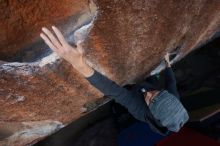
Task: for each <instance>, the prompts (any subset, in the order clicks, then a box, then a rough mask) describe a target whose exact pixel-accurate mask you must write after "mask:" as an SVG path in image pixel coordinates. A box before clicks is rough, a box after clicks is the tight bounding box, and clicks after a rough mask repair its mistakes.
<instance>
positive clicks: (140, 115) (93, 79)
mask: <svg viewBox="0 0 220 146" xmlns="http://www.w3.org/2000/svg"><path fill="white" fill-rule="evenodd" d="M86 79H87V80H88V81H89V82H90V83H91V84H92V85H93V86H94V87H95V88H97V89H98V90H99V91H101V92H102V93H103V94H104V95H105V96H107V97H110V98H113V99H114V100H115V101H116V102H117V103H119V104H121V105H122V106H124V107H125V108H127V110H128V111H129V112H130V113H131V114H132V115H133V116H134V117H135V118H136V119H138V120H140V121H142V122H146V123H148V124H149V125H150V127H151V128H152V129H153V130H154V131H156V132H158V133H160V134H163V135H164V134H167V133H168V130H167V128H166V127H162V126H161V125H160V124H159V122H158V121H157V120H156V119H154V117H153V116H152V114H151V112H150V110H149V108H148V105H147V104H146V102H145V100H144V95H143V93H141V92H140V90H139V89H140V88H141V85H137V86H135V87H134V88H133V89H132V90H127V89H126V88H123V87H121V86H119V85H118V84H116V83H115V82H114V81H112V80H110V79H109V78H107V77H106V76H104V75H102V74H100V73H99V72H97V71H95V72H94V74H93V75H92V76H90V77H88V78H86ZM165 82H166V86H167V87H166V89H168V92H169V90H170V92H173V91H176V80H175V78H174V75H173V72H172V69H171V68H166V69H165ZM172 90H173V91H172ZM173 94H175V93H173ZM177 94H178V93H177Z"/></svg>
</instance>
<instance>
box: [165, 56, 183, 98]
mask: <svg viewBox="0 0 220 146" xmlns="http://www.w3.org/2000/svg"><path fill="white" fill-rule="evenodd" d="M169 55H170V54H169V53H167V54H166V55H165V57H164V59H165V63H166V69H165V71H164V74H165V89H166V90H167V91H168V92H169V93H171V94H173V95H175V96H176V97H177V98H179V93H178V91H177V86H176V79H175V75H174V73H173V70H172V68H171V63H170V59H169Z"/></svg>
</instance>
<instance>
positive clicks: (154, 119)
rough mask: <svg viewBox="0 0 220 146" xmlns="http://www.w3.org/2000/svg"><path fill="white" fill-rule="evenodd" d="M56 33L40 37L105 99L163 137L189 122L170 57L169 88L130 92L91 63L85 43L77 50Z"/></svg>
mask: <svg viewBox="0 0 220 146" xmlns="http://www.w3.org/2000/svg"><path fill="white" fill-rule="evenodd" d="M52 30H53V31H54V34H55V35H54V34H53V33H52V31H50V30H49V29H47V28H45V27H43V28H42V33H41V34H40V36H41V38H42V39H43V40H44V41H45V43H46V44H47V45H48V46H49V47H50V48H51V49H52V50H53V51H54V52H56V53H57V54H58V56H60V57H61V58H63V59H65V60H66V61H68V62H69V63H70V64H71V65H72V66H73V68H75V69H76V70H77V71H78V72H79V73H81V74H82V75H83V76H84V77H85V79H87V80H88V81H89V82H90V83H91V84H92V85H93V86H94V87H95V88H97V89H98V90H100V91H101V92H102V93H103V94H104V95H105V96H108V97H111V98H113V99H114V100H115V101H116V102H117V103H119V104H121V105H122V106H124V107H125V108H127V109H128V111H129V112H130V113H131V114H132V115H133V116H134V117H135V118H136V119H138V120H139V121H142V122H145V123H148V124H149V126H150V127H151V128H152V129H153V130H154V131H156V132H158V133H160V134H163V135H166V134H168V133H169V131H173V132H178V131H179V130H180V128H181V127H182V126H183V125H184V124H185V123H186V122H187V121H188V119H189V116H188V114H187V111H186V109H185V108H184V107H183V105H182V104H181V102H180V100H179V95H178V92H177V88H176V81H175V78H174V74H173V72H172V69H171V64H170V61H169V54H167V55H165V61H166V65H167V68H166V69H165V78H166V79H165V80H166V87H165V89H157V88H154V87H153V86H151V84H150V83H148V82H144V83H141V84H138V85H136V86H135V87H134V88H133V89H132V90H127V89H126V88H124V87H121V86H119V85H117V84H116V83H115V82H114V81H112V80H110V79H109V78H107V77H106V76H104V75H102V74H101V73H99V72H98V71H96V70H94V69H93V68H92V67H90V66H89V65H88V64H87V62H86V58H85V56H84V48H83V47H82V41H78V42H77V43H76V46H75V47H73V46H71V45H70V44H68V43H67V42H66V41H65V38H64V36H63V35H62V33H61V32H60V31H59V29H58V28H57V27H55V26H52Z"/></svg>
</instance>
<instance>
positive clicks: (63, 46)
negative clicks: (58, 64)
mask: <svg viewBox="0 0 220 146" xmlns="http://www.w3.org/2000/svg"><path fill="white" fill-rule="evenodd" d="M52 29H53V31H54V33H55V34H56V37H55V36H54V35H53V34H52V33H51V31H50V30H48V29H47V28H42V31H43V32H42V33H41V34H40V36H41V38H42V39H43V40H44V41H45V43H46V44H47V45H48V46H49V47H50V48H51V49H52V50H53V51H54V52H56V53H57V54H58V55H59V56H60V57H61V58H63V59H65V60H66V61H68V62H69V63H71V64H72V66H73V67H74V68H75V69H76V70H77V71H79V72H80V73H81V74H82V75H84V76H85V78H86V79H87V80H88V81H89V82H90V83H91V84H92V85H93V86H94V87H96V88H97V89H98V90H100V91H101V92H102V93H103V94H104V95H106V96H108V97H111V98H113V99H115V101H116V102H118V103H119V104H121V105H122V106H124V107H126V108H127V109H128V111H129V112H130V113H131V114H132V115H133V116H134V117H135V118H137V119H138V120H141V121H145V120H146V111H147V110H146V108H147V106H146V103H145V101H144V99H140V98H134V97H132V94H131V93H130V91H128V90H127V89H125V88H123V87H120V86H119V85H117V84H116V83H115V82H114V81H112V80H110V79H108V78H107V77H106V76H104V75H102V74H100V73H99V72H97V71H95V70H94V69H93V68H92V67H90V66H89V65H88V64H87V63H86V59H85V56H84V50H83V47H82V45H81V44H82V43H81V42H77V46H76V47H72V46H70V45H69V44H68V43H67V42H66V41H65V39H64V37H63V35H62V34H61V32H60V31H59V30H58V29H57V28H56V27H54V26H53V27H52Z"/></svg>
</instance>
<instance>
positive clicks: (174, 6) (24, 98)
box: [0, 0, 220, 146]
mask: <svg viewBox="0 0 220 146" xmlns="http://www.w3.org/2000/svg"><path fill="white" fill-rule="evenodd" d="M0 7H1V9H0V13H1V15H0V19H1V21H0V26H1V29H0V34H1V35H0V46H1V47H0V60H1V62H0V64H1V65H0V106H1V110H0V145H13V146H15V145H19V146H20V145H28V144H32V143H34V142H36V140H39V139H41V138H43V137H45V136H46V135H49V134H51V133H53V132H55V131H56V130H58V129H60V128H62V127H63V126H65V125H66V124H68V123H70V122H71V121H73V120H75V119H77V118H79V117H81V116H82V115H83V114H82V111H85V110H86V109H85V108H83V105H85V104H86V103H88V102H91V101H94V100H96V99H97V98H99V97H101V96H102V94H101V93H100V92H98V91H97V90H96V89H95V88H93V87H92V86H91V85H90V84H89V83H88V82H87V81H86V80H85V79H84V78H83V77H82V76H81V75H80V74H79V73H78V72H76V71H75V70H74V69H73V68H72V67H71V65H70V64H68V63H67V62H65V61H63V60H62V59H60V58H59V57H58V56H57V55H56V54H54V53H52V52H51V51H50V49H49V48H48V47H47V46H46V45H45V44H44V43H43V41H42V40H40V38H39V32H40V30H41V27H42V26H50V25H51V24H55V25H57V26H58V27H59V28H60V29H61V30H62V32H63V33H64V34H65V36H66V39H67V40H69V42H70V43H74V42H75V41H76V40H77V39H85V43H86V45H87V47H86V50H85V51H86V56H87V59H88V62H89V63H90V64H91V66H93V67H94V68H95V69H96V70H98V71H100V72H102V73H103V74H105V75H106V76H108V77H109V78H111V79H113V80H114V81H116V82H117V83H119V84H121V85H124V84H128V83H133V82H138V81H139V80H141V79H143V77H144V76H146V75H147V73H150V71H152V70H153V69H154V68H155V67H156V66H158V65H159V64H160V62H161V59H162V57H163V55H164V54H165V52H166V51H169V52H176V53H177V55H176V57H175V58H174V60H173V62H176V61H178V60H180V59H181V58H182V57H184V56H185V55H186V54H187V53H189V52H190V51H191V50H193V49H195V48H197V47H199V46H200V45H202V44H204V43H206V42H207V41H209V40H211V39H212V38H213V37H214V35H215V34H216V33H217V32H218V31H219V29H220V1H218V0H200V1H196V0H194V1H174V0H167V1H162V0H159V1H155V0H114V1H112V0H97V1H95V2H93V1H88V0H74V1H72V0H65V1H59V0H44V1H39V0H38V1H36V0H22V1H21V0H15V1H11V0H3V1H1V2H0ZM162 67H163V66H162V65H161V66H159V68H157V70H154V72H155V71H158V70H159V69H161V68H162ZM154 72H153V73H154ZM45 127H46V128H45ZM41 129H46V130H41ZM24 133H25V134H24Z"/></svg>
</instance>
